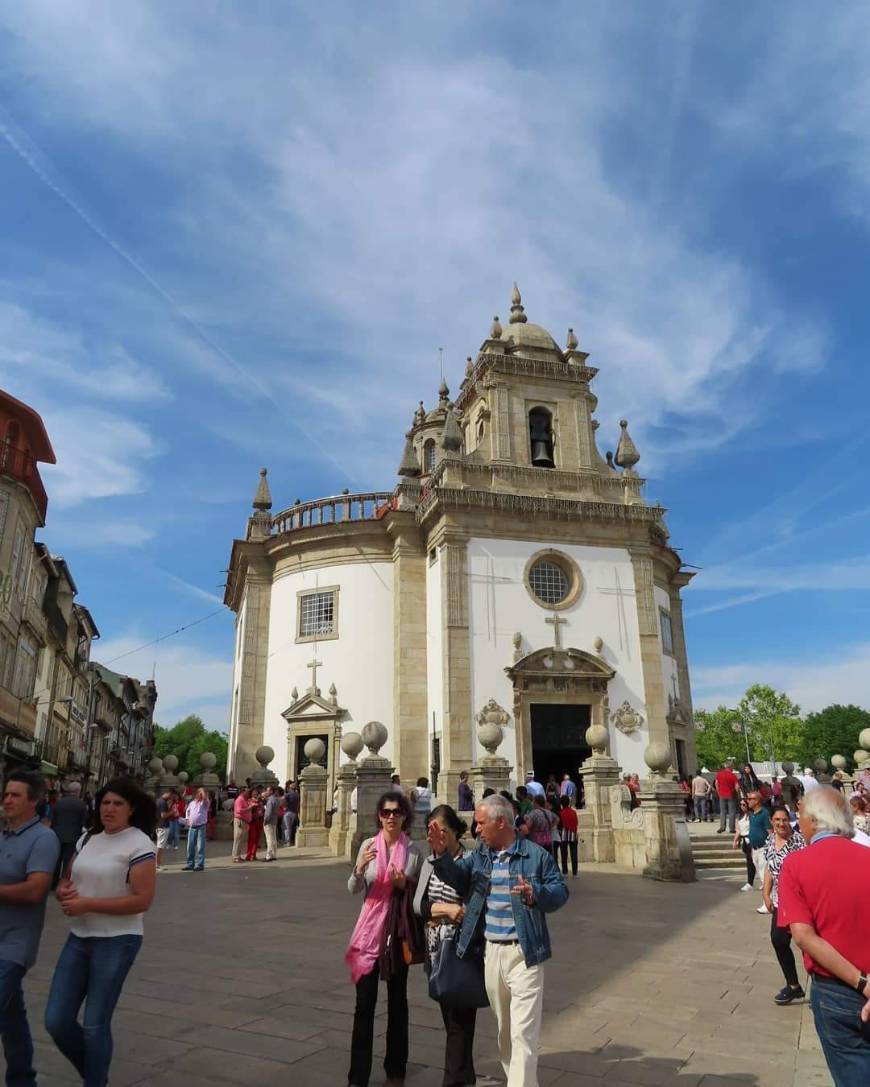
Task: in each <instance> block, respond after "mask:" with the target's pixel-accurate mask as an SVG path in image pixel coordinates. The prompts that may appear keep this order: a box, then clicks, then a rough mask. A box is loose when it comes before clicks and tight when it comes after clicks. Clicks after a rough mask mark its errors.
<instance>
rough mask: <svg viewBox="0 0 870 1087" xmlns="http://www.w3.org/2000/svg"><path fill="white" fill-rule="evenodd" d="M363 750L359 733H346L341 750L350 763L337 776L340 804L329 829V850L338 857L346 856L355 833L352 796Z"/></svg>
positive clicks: (345, 764)
mask: <svg viewBox="0 0 870 1087" xmlns="http://www.w3.org/2000/svg"><path fill="white" fill-rule="evenodd" d="M362 749H363V742H362V737H361V736H360V734H359V733H358V732H346V733H345V734H344V736H342V738H341V750H342V751H343V752H344V753H345V755H347V757H348V759H349V760H350V761H349V762H346V763H344V765H343V766H339V768H338V770H337V771H336V775H335V776H336V782H337V784H338V802H337V804H336V807H335V811H334V812H333V815H332V826H331V827H330V828H329V849H330V852H331V853H334V854H335V856H336V857H343V856H345V855H346V853H347V847H348V841H349V839H350V837H351V834H352V831H353V827H352V825H351V824H352V816H353V811H352V805H351V796H352V794H353V791H354V789H355V788H356V787H357V778H356V771H357V762H356V760H357V756H358V755H359V753H360V752H361V751H362Z"/></svg>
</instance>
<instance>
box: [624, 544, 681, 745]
mask: <svg viewBox="0 0 870 1087" xmlns="http://www.w3.org/2000/svg"><path fill="white" fill-rule="evenodd" d="M629 553H630V554H631V565H632V569H633V570H634V591H635V600H636V601H637V624H638V631H639V632H640V663H641V669H642V671H643V687H644V701H645V703H646V717H647V724H648V726H649V738H650V742H651V743H666V744H667V745H668V746H669V747H670V744H671V737H670V730H669V729H668V721H667V701H668V700H667V696H666V694H665V683H664V678H663V675H662V647H661V642H660V641H659V609H658V608H657V607H656V600H655V594H654V592H653V564H652V557H651V554H650V547H649V545H648V544H643V545H641V544H632V546H631V547H629Z"/></svg>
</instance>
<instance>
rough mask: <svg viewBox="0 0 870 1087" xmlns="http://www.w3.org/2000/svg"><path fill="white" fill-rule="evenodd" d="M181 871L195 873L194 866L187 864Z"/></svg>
mask: <svg viewBox="0 0 870 1087" xmlns="http://www.w3.org/2000/svg"><path fill="white" fill-rule="evenodd" d="M181 871H182V872H192V871H193V865H192V864H186V865H185V866H184V867H183V868H182V869H181Z"/></svg>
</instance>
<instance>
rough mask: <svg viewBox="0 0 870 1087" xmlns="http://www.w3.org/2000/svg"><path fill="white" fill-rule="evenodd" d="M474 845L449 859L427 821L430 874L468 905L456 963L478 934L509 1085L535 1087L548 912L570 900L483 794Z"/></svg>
mask: <svg viewBox="0 0 870 1087" xmlns="http://www.w3.org/2000/svg"><path fill="white" fill-rule="evenodd" d="M474 818H475V821H476V822H477V830H478V835H479V838H480V843H481V844H480V845H479V846H478V848H477V849H475V850H472V851H471V852H470V853H466V854H465V855H464V856H463V857H461V858H460V859H459V860H458V861H455V860H454V859H453V858H452V857H451V856H450V854H449V853H448V852H447V851H446V847H447V841H446V836H445V834H444V830H443V828H442V827H440V826H439V824H438V823H437V822H436V821H435V820H433V821H432V822H431V823H430V824H429V844H430V845H431V847H432V851H433V853H434V854H435V861H434V870H435V873H436V875H437V876H438V877H439V878H440V879H442V880H443V881H444V882H445V883H448V884H450V886H451V887H454V888H455V889H456V890H457V891H459V893H460V894H461V895H462V896H463V898H465V899H466V908H465V917H464V918H463V921H462V927H461V929H460V930H459V936H458V938H457V944H456V954H457V955H458V956H459V957H462V956H463V955H464V954H465V952H466V951H467V950H468V948H469V947H470V946H471V944H472V942H473V941H474V940H475V937H476V936H478V937H479V935H480V932H481V930H482V933H483V937H484V940H485V942H486V944H485V946H486V951H485V957H484V971H485V976H486V992H487V996H488V997H489V1002H490V1005H491V1006H492V1010H493V1012H494V1013H495V1019H496V1024H497V1026H498V1054H499V1059H500V1060H501V1064H502V1068H503V1069H504V1074H505V1076H506V1077H507V1087H537V1083H538V1037H539V1035H540V1033H541V1009H542V1002H543V997H544V966H543V964H544V962H545V961H546V960H547V959H549V958H550V955H551V951H550V936H549V933H548V931H547V921H546V916H545V915H546V914H547V913H551V912H552V911H553V910H558V909H559V907H560V906H564V904H565V902H566V901H567V900H568V887H567V885H566V884H565V881H564V880H563V879H562V876H561V875H560V874H559V869H558V868H557V867H556V862H555V861H554V860H553V855H552V854H551V853H548V852H547V850H545V849H542V848H541V847H540V846H538V845H535V844H534V842H530V841H529V840H528V839H526V838H518V837H517V833H516V830H515V829H514V809H513V805H512V804H511V803H510V801H509V800H506V799H505V798H504V797H503V796H488V797H486V798H485V799H484V800H481V801H480V803H479V804H478V805H477V807H476V808H475V809H474Z"/></svg>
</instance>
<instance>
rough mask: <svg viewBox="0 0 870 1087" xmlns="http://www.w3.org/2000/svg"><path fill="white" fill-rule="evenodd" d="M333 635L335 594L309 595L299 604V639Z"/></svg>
mask: <svg viewBox="0 0 870 1087" xmlns="http://www.w3.org/2000/svg"><path fill="white" fill-rule="evenodd" d="M325 634H335V593H334V592H327V593H309V594H308V595H307V596H303V597H301V598H300V602H299V637H300V638H314V637H317V636H318V635H325Z"/></svg>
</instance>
